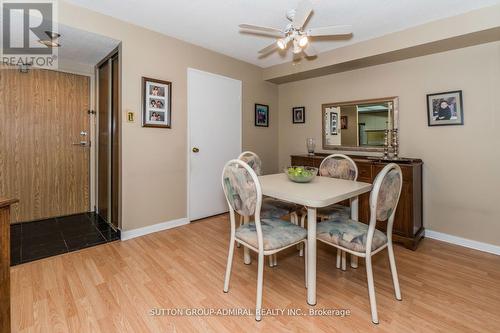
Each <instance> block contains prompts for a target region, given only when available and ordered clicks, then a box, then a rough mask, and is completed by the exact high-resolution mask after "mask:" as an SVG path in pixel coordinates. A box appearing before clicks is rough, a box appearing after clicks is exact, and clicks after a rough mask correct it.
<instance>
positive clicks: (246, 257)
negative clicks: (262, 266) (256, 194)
mask: <svg viewBox="0 0 500 333" xmlns="http://www.w3.org/2000/svg"><path fill="white" fill-rule="evenodd" d="M248 223H250V216H244V217H243V224H248ZM243 262H244V263H245V265H250V264H251V263H252V257H251V256H250V249H249V248H248V247H246V246H243Z"/></svg>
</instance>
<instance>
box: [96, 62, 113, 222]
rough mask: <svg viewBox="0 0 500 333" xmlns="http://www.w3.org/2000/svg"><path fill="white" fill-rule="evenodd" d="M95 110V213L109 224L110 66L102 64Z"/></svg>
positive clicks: (99, 71) (99, 70)
mask: <svg viewBox="0 0 500 333" xmlns="http://www.w3.org/2000/svg"><path fill="white" fill-rule="evenodd" d="M98 77H99V78H98V95H99V96H98V108H97V119H98V120H97V123H98V125H97V132H98V144H99V145H98V149H97V160H98V162H97V213H98V214H99V216H101V218H103V219H104V220H105V221H107V222H110V221H109V220H110V215H111V214H110V210H109V208H110V198H111V197H110V192H111V188H110V178H111V177H110V173H111V171H110V167H109V165H110V161H111V158H110V148H111V136H110V132H111V128H110V122H111V117H110V116H111V66H110V64H109V61H106V62H104V63H103V64H102V65H101V66H100V67H99V69H98Z"/></svg>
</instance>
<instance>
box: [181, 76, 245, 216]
mask: <svg viewBox="0 0 500 333" xmlns="http://www.w3.org/2000/svg"><path fill="white" fill-rule="evenodd" d="M188 114H189V115H188V119H189V125H188V126H189V146H188V148H189V152H188V154H189V155H188V156H189V166H190V170H189V181H188V183H189V185H188V189H189V193H188V196H189V197H188V210H189V219H190V220H191V221H192V220H197V219H200V218H204V217H207V216H212V215H217V214H221V213H224V212H227V211H228V207H227V202H226V199H225V198H224V193H223V192H222V185H221V174H222V168H223V167H224V164H225V163H226V162H227V161H229V160H231V159H234V158H237V157H238V155H239V154H240V152H241V81H239V80H234V79H231V78H228V77H224V76H220V75H216V74H212V73H207V72H203V71H199V70H196V69H192V68H189V69H188ZM197 150H198V151H197Z"/></svg>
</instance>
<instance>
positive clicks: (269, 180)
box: [248, 173, 372, 305]
mask: <svg viewBox="0 0 500 333" xmlns="http://www.w3.org/2000/svg"><path fill="white" fill-rule="evenodd" d="M259 181H260V185H261V187H262V194H263V195H266V196H269V197H273V198H276V199H280V200H284V201H288V202H293V203H295V204H298V205H302V206H304V207H306V208H307V303H308V304H309V305H316V209H317V208H321V207H327V206H330V205H333V204H335V203H339V202H341V201H344V200H347V199H350V200H351V218H352V219H353V220H357V219H358V196H359V195H360V194H363V193H367V192H370V191H371V189H372V184H369V183H364V182H358V181H351V180H343V179H336V178H330V177H319V176H318V177H315V178H314V179H313V180H312V181H311V182H309V183H294V182H292V181H290V180H289V179H288V177H287V175H286V174H284V173H280V174H273V175H266V176H260V177H259ZM248 255H249V254H248Z"/></svg>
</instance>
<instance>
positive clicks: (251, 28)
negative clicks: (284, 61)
mask: <svg viewBox="0 0 500 333" xmlns="http://www.w3.org/2000/svg"><path fill="white" fill-rule="evenodd" d="M312 11H313V8H312V3H311V2H310V1H309V0H302V1H300V2H299V4H298V7H297V8H296V9H291V10H289V11H288V12H287V15H286V17H287V18H288V20H290V23H289V24H287V26H286V27H285V29H283V30H280V29H276V28H269V27H262V26H258V25H252V24H240V25H239V27H240V29H243V30H244V31H245V32H247V33H254V34H258V35H268V36H273V37H278V38H279V39H278V40H277V41H276V42H275V43H273V44H271V45H269V46H266V47H265V48H263V49H262V50H260V51H259V53H260V54H262V55H265V54H268V53H270V52H272V51H274V50H275V49H281V50H285V49H286V48H287V47H288V46H289V45H292V51H293V53H294V55H298V54H300V53H301V52H304V54H305V55H306V56H307V57H314V56H316V55H317V52H316V50H315V49H314V48H313V47H312V45H311V41H310V39H311V37H317V36H341V35H351V34H352V27H351V26H350V25H336V26H328V27H320V28H310V29H304V25H305V23H306V22H307V19H308V18H309V16H310V15H311V13H312Z"/></svg>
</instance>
